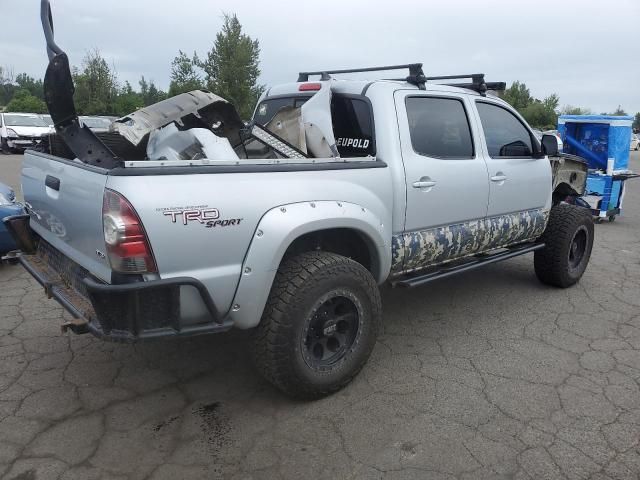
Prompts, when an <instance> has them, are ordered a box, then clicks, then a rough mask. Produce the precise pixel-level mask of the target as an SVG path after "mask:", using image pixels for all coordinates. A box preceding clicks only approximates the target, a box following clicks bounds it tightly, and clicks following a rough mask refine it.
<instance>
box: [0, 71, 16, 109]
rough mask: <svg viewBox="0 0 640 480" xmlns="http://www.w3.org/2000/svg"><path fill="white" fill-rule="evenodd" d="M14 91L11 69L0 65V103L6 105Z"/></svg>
mask: <svg viewBox="0 0 640 480" xmlns="http://www.w3.org/2000/svg"><path fill="white" fill-rule="evenodd" d="M15 92H16V86H15V85H14V83H13V71H12V70H11V68H8V67H2V66H0V105H6V104H7V103H9V102H10V101H11V99H12V98H13V95H14V94H15Z"/></svg>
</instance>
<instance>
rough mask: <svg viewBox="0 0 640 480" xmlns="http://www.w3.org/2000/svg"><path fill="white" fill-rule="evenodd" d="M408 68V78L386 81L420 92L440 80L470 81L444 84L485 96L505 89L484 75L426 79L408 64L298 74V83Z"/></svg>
mask: <svg viewBox="0 0 640 480" xmlns="http://www.w3.org/2000/svg"><path fill="white" fill-rule="evenodd" d="M405 68H408V69H409V76H407V77H405V78H389V79H386V80H395V81H400V82H404V81H406V82H407V83H410V84H412V85H416V86H417V87H418V88H419V89H420V90H424V89H425V83H427V82H430V81H440V80H462V79H465V78H468V79H471V82H470V83H469V82H466V83H444V84H443V85H447V86H450V87H458V88H466V89H469V90H473V91H474V92H478V93H479V94H481V95H485V94H486V93H487V91H489V90H494V91H502V90H504V89H506V88H507V84H506V83H505V82H486V81H485V80H484V73H471V74H468V75H444V76H438V77H427V76H425V74H424V72H423V71H422V63H408V64H406V65H388V66H384V67H366V68H348V69H343V70H319V71H316V72H300V73H299V74H298V82H308V81H309V76H310V75H320V80H323V81H324V80H329V79H330V78H331V74H336V73H337V74H339V73H361V72H383V71H386V70H402V69H405Z"/></svg>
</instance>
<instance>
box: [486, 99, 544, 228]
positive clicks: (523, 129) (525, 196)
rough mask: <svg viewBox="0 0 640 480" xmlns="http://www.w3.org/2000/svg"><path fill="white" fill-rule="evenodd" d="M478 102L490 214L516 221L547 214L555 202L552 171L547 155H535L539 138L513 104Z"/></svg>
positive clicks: (491, 216) (487, 100) (490, 215)
mask: <svg viewBox="0 0 640 480" xmlns="http://www.w3.org/2000/svg"><path fill="white" fill-rule="evenodd" d="M475 103H476V108H477V112H478V117H479V122H478V123H479V127H480V129H481V131H482V132H483V135H482V136H481V140H482V142H480V143H481V148H482V155H484V157H485V159H486V163H487V168H488V170H489V180H490V182H489V208H488V212H487V216H488V217H490V218H493V217H496V218H498V219H502V220H507V221H509V222H510V223H514V222H516V221H518V219H519V217H520V216H521V215H525V216H527V218H530V217H531V216H540V215H544V211H545V210H547V209H548V208H549V207H550V202H551V188H552V180H551V176H552V174H551V165H550V163H549V160H548V159H547V158H534V152H535V150H536V148H534V145H535V142H537V140H535V138H534V137H533V134H532V133H531V131H530V130H529V128H528V127H527V126H526V125H525V123H524V122H523V121H522V120H521V119H520V118H519V117H518V116H517V115H515V114H514V113H513V112H512V111H511V110H510V109H509V108H507V107H505V106H503V105H500V104H498V103H497V102H495V101H492V100H490V99H488V98H487V99H482V100H477V101H476V102H475ZM508 217H510V218H508ZM542 223H544V222H542Z"/></svg>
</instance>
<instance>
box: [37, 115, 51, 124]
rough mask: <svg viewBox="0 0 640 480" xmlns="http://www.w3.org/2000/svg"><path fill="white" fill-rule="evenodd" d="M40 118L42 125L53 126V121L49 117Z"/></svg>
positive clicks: (42, 116)
mask: <svg viewBox="0 0 640 480" xmlns="http://www.w3.org/2000/svg"><path fill="white" fill-rule="evenodd" d="M40 118H42V120H44V123H46V124H47V125H53V120H51V115H41V116H40Z"/></svg>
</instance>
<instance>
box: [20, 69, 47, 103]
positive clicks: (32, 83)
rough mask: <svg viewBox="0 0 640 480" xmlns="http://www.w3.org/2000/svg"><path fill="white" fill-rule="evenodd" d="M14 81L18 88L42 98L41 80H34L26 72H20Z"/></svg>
mask: <svg viewBox="0 0 640 480" xmlns="http://www.w3.org/2000/svg"><path fill="white" fill-rule="evenodd" d="M15 81H16V83H17V84H18V87H19V88H22V89H24V90H27V91H28V92H29V93H30V94H31V95H33V96H34V97H37V98H39V99H40V100H44V88H43V84H42V80H40V79H38V80H36V79H35V78H33V77H30V76H29V75H27V74H26V73H20V74H18V76H17V77H16V80H15Z"/></svg>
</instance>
